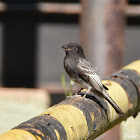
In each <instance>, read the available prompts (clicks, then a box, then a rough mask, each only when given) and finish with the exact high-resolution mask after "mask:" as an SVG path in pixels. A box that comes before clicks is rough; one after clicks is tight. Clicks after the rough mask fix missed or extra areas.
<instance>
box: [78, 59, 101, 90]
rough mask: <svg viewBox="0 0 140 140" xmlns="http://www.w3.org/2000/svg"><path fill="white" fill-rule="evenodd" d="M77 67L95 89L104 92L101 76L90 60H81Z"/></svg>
mask: <svg viewBox="0 0 140 140" xmlns="http://www.w3.org/2000/svg"><path fill="white" fill-rule="evenodd" d="M77 68H78V71H79V73H80V74H81V76H82V77H83V78H84V80H85V81H86V82H88V83H89V84H90V85H91V86H92V87H93V88H94V89H96V90H98V91H100V92H102V90H103V84H102V82H101V79H100V77H99V76H98V75H97V73H96V69H95V68H94V67H93V65H92V64H91V63H90V62H88V61H86V60H84V59H81V60H79V63H78V65H77Z"/></svg>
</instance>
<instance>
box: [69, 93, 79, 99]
mask: <svg viewBox="0 0 140 140" xmlns="http://www.w3.org/2000/svg"><path fill="white" fill-rule="evenodd" d="M74 97H76V98H77V97H81V95H78V94H75V95H74V96H67V99H69V98H74Z"/></svg>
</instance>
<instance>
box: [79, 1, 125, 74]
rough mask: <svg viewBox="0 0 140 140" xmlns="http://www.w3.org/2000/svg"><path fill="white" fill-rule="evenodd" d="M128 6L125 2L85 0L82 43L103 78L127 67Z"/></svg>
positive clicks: (83, 5)
mask: <svg viewBox="0 0 140 140" xmlns="http://www.w3.org/2000/svg"><path fill="white" fill-rule="evenodd" d="M125 6H126V1H125V0H82V7H83V11H82V14H81V43H82V45H83V46H84V47H85V50H86V53H88V56H89V58H90V60H91V61H92V62H93V64H94V65H96V66H98V67H99V69H100V70H101V71H102V72H103V73H101V75H108V74H110V73H112V72H114V71H116V70H118V69H120V68H121V67H122V65H123V50H124V25H125V18H124V17H125ZM87 48H88V49H87Z"/></svg>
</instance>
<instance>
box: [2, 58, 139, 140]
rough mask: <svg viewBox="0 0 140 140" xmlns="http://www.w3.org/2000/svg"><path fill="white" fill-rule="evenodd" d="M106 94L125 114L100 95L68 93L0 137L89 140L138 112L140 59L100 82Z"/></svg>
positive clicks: (8, 138) (20, 139) (83, 92)
mask: <svg viewBox="0 0 140 140" xmlns="http://www.w3.org/2000/svg"><path fill="white" fill-rule="evenodd" d="M102 82H103V84H104V85H106V86H107V88H108V89H109V90H107V92H108V94H109V95H110V96H111V97H112V99H113V100H114V101H115V102H116V103H117V104H118V106H119V107H120V108H121V109H122V111H123V112H124V113H125V117H119V115H118V114H117V113H116V112H115V110H114V108H113V107H112V106H111V105H110V104H109V103H108V102H107V101H106V100H105V99H103V98H100V97H98V96H96V95H94V96H93V95H90V94H88V95H87V96H86V98H84V99H83V98H82V97H81V95H83V94H85V93H86V91H87V90H85V89H84V90H82V91H81V92H80V93H79V96H77V95H76V96H71V97H69V98H67V99H66V100H64V101H62V102H60V103H59V104H57V105H55V106H53V107H51V108H49V109H47V110H46V111H45V112H44V113H42V114H40V115H38V116H36V117H34V118H32V119H30V120H28V121H26V122H24V123H21V124H20V125H18V126H16V127H15V128H13V129H12V130H10V131H8V132H6V133H4V134H2V135H1V136H0V140H15V139H18V140H29V139H31V140H48V139H51V140H60V139H63V140H81V139H87V140H93V139H95V138H96V137H97V136H99V135H101V134H102V133H104V132H105V131H107V130H108V129H110V128H112V127H113V126H115V125H117V124H118V123H120V122H121V121H123V120H126V119H127V118H128V117H129V116H134V117H135V116H136V115H137V113H138V112H139V111H140V60H139V61H135V62H133V63H131V64H130V65H128V66H126V67H124V68H123V69H122V70H120V71H118V72H116V73H114V74H112V75H110V76H109V77H107V78H106V79H105V80H103V81H102Z"/></svg>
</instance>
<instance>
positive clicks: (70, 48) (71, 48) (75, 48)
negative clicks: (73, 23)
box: [62, 43, 84, 57]
mask: <svg viewBox="0 0 140 140" xmlns="http://www.w3.org/2000/svg"><path fill="white" fill-rule="evenodd" d="M62 48H63V49H64V50H65V52H66V54H68V55H79V56H81V57H83V56H84V52H83V48H82V47H81V46H80V45H79V44H77V43H69V44H67V45H62Z"/></svg>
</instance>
